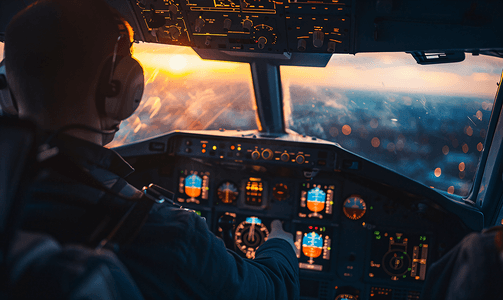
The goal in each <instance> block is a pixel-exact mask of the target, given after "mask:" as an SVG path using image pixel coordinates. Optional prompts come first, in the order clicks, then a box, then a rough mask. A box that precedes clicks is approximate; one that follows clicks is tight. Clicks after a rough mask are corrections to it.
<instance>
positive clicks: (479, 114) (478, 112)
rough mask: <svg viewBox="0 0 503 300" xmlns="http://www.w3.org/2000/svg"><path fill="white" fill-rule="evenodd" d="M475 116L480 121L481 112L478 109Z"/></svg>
mask: <svg viewBox="0 0 503 300" xmlns="http://www.w3.org/2000/svg"><path fill="white" fill-rule="evenodd" d="M475 116H476V117H477V119H479V120H480V121H482V112H481V111H480V110H477V113H476V114H475Z"/></svg>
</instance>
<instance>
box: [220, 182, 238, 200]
mask: <svg viewBox="0 0 503 300" xmlns="http://www.w3.org/2000/svg"><path fill="white" fill-rule="evenodd" d="M217 195H218V199H220V201H222V203H225V204H231V203H234V201H236V199H237V198H238V195H239V191H238V188H237V186H236V185H235V184H234V183H232V182H230V181H227V182H224V183H222V184H221V185H220V186H219V187H218V189H217Z"/></svg>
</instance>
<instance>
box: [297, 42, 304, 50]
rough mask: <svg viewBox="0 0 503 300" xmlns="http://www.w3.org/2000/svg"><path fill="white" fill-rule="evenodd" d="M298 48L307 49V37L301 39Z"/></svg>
mask: <svg viewBox="0 0 503 300" xmlns="http://www.w3.org/2000/svg"><path fill="white" fill-rule="evenodd" d="M297 50H299V51H306V40H305V39H300V40H299V42H298V43H297Z"/></svg>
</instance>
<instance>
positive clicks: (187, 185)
mask: <svg viewBox="0 0 503 300" xmlns="http://www.w3.org/2000/svg"><path fill="white" fill-rule="evenodd" d="M209 180H210V173H209V172H204V171H194V170H191V171H188V170H182V171H180V178H179V181H178V194H179V195H178V197H177V201H178V202H182V203H184V202H185V203H196V204H200V203H201V201H207V200H208V192H209Z"/></svg>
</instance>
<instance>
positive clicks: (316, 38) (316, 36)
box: [313, 30, 325, 48]
mask: <svg viewBox="0 0 503 300" xmlns="http://www.w3.org/2000/svg"><path fill="white" fill-rule="evenodd" d="M324 39H325V34H324V33H323V31H321V30H315V31H314V32H313V46H315V47H316V48H321V46H323V40H324Z"/></svg>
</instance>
